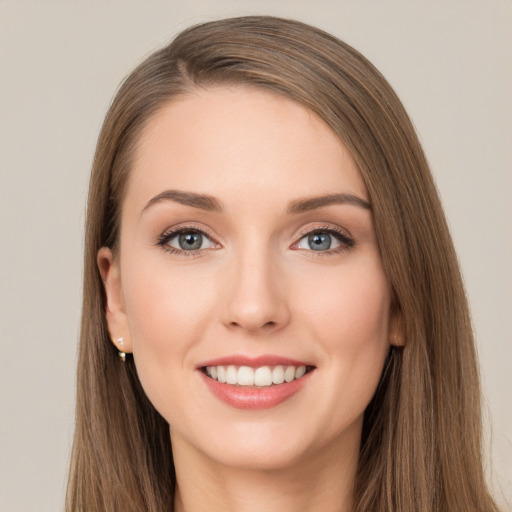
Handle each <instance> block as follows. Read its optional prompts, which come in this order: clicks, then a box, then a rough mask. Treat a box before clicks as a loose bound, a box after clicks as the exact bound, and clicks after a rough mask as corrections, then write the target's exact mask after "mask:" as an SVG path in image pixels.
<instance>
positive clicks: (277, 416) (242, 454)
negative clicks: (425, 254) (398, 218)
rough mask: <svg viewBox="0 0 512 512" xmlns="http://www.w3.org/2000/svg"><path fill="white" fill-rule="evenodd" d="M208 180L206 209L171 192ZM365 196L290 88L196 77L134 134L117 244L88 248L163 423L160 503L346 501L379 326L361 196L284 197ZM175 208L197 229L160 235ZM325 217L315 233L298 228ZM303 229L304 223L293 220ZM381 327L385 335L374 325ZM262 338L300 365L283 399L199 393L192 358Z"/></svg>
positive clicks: (240, 505)
mask: <svg viewBox="0 0 512 512" xmlns="http://www.w3.org/2000/svg"><path fill="white" fill-rule="evenodd" d="M166 190H178V191H186V192H195V193H201V194H208V195H209V196H213V197H215V198H217V199H218V201H219V202H221V203H222V206H223V211H222V212H217V211H205V210H203V209H201V208H196V207H193V206H190V205H183V204H180V203H178V202H176V201H173V200H165V199H164V200H161V201H156V202H153V203H152V204H150V205H149V206H147V205H148V202H150V201H151V199H152V198H154V197H156V196H158V195H159V194H161V193H162V192H163V191H166ZM327 194H352V195H354V196H356V197H358V198H361V199H363V200H366V201H369V199H368V194H367V191H366V187H365V184H364V182H363V180H362V177H361V175H360V172H359V170H358V168H357V166H356V164H355V162H354V160H353V159H352V157H351V155H350V154H349V152H348V150H347V149H346V148H345V146H344V145H343V144H342V142H341V141H340V140H339V139H338V138H337V137H336V135H335V134H334V133H333V132H332V131H331V130H330V128H329V127H328V126H327V125H326V124H325V123H324V122H323V121H322V120H320V119H319V118H318V117H317V116H315V115H314V114H313V113H311V112H310V111H308V110H307V109H305V108H304V107H303V106H301V105H299V104H297V103H295V102H293V101H291V100H289V99H286V98H284V97H280V96H277V95H274V94H272V93H269V92H265V91H262V90H257V89H252V88H248V87H241V86H237V87H230V88H228V87H218V88H210V89H200V90H197V91H194V92H192V93H190V94H187V95H185V96H183V97H180V98H178V99H175V100H173V101H172V102H171V103H169V104H167V105H165V106H164V107H163V108H161V109H160V111H159V112H158V113H157V114H155V116H154V117H153V118H152V119H151V120H150V121H149V123H148V125H147V126H146V129H145V130H144V132H143V134H142V136H141V139H140V141H139V144H138V147H137V151H136V158H135V162H134V165H133V169H132V170H131V174H130V178H129V181H128V186H127V192H126V196H125V200H124V203H123V207H122V217H121V233H120V250H119V252H118V253H117V254H116V256H115V257H114V256H113V255H112V253H111V251H110V250H109V249H107V248H103V249H101V250H100V252H99V254H98V265H99V268H100V271H101V274H102V277H103V280H104V284H105V289H106V293H107V302H108V305H107V321H108V325H109V330H110V332H111V334H112V337H113V338H114V339H116V338H118V337H120V336H123V337H124V348H123V350H124V351H125V352H133V357H134V359H135V364H136V366H137V371H138V373H139V376H140V379H141V383H142V385H143V387H144V389H145V391H146V393H147V395H148V397H149V399H150V400H151V402H152V403H153V404H154V406H155V407H156V409H157V410H158V411H159V412H160V413H161V414H162V415H163V416H164V418H165V419H166V420H167V421H168V422H169V424H170V425H171V428H170V435H171V440H172V445H173V452H174V457H175V466H176V472H177V489H176V510H178V511H187V512H194V511H200V510H206V509H208V510H211V511H231V510H233V511H235V510H236V511H238V512H240V511H244V512H254V511H260V510H261V511H263V510H265V511H268V510H279V511H280V512H286V511H294V512H297V511H306V510H322V511H348V510H351V505H350V504H351V501H352V493H351V489H352V486H353V483H354V478H355V472H356V468H357V458H358V450H359V444H360V436H361V427H362V418H363V413H364V410H365V407H366V406H367V404H368V402H369V401H370V399H371V397H372V395H373V394H374V391H375V389H376V386H377V384H378V381H379V378H380V375H381V372H382V368H383V365H384V362H385V359H386V356H387V353H388V350H389V346H390V343H394V344H396V343H399V342H400V336H399V333H397V325H396V324H397V321H396V319H395V318H393V317H391V314H390V290H389V286H388V283H387V280H386V276H385V274H384V271H383V268H382V262H381V258H380V254H379V249H378V246H377V241H376V236H375V230H374V224H373V218H372V213H371V209H368V208H364V207H362V206H361V205H357V204H330V205H328V206H323V207H319V208H315V209H313V210H309V211H305V212H302V213H289V212H288V209H289V205H290V203H291V202H293V201H297V200H302V199H304V198H310V197H312V196H325V195H327ZM176 226H184V227H186V228H187V229H190V228H192V227H193V228H194V229H196V230H202V231H204V232H205V233H207V234H208V237H209V239H210V240H211V241H210V240H209V239H204V240H205V241H204V245H203V248H202V249H201V250H199V251H196V252H193V253H192V254H184V251H183V250H182V251H181V252H178V253H176V252H169V251H168V250H166V248H167V249H169V244H172V245H174V246H175V247H174V248H175V249H176V248H178V251H179V244H178V243H177V239H176V238H175V239H173V240H172V241H171V242H168V244H167V246H165V247H163V246H162V245H159V243H158V241H159V238H161V236H162V234H165V233H168V232H169V230H170V229H172V228H174V227H176ZM313 230H323V232H326V230H337V231H339V232H341V233H342V236H343V237H345V238H347V237H348V238H350V239H351V240H353V245H351V246H349V245H350V244H346V243H345V242H340V241H337V239H336V238H335V237H333V238H332V239H331V241H332V244H333V245H332V247H334V248H331V249H329V250H327V251H314V250H313V249H312V248H311V246H310V245H308V239H307V233H308V232H311V231H313ZM305 233H306V235H305ZM391 340H393V341H391ZM233 354H242V355H245V356H252V357H255V356H259V355H262V354H274V355H279V356H283V357H288V358H293V359H298V360H301V361H308V362H310V363H311V364H313V365H314V366H315V370H314V371H313V373H312V374H311V375H310V376H309V379H308V381H307V384H306V385H305V386H304V387H303V388H302V389H301V391H299V392H298V393H297V394H296V395H294V396H293V397H291V398H290V399H288V400H286V401H285V402H283V403H281V404H279V405H277V406H275V407H271V408H270V409H264V410H241V409H237V408H234V407H231V406H229V405H227V404H225V403H224V402H221V401H220V400H219V399H218V398H216V397H215V396H214V395H213V394H212V393H211V392H210V391H209V390H208V388H207V387H206V386H205V385H204V382H203V380H204V378H203V377H202V376H201V375H200V374H199V371H198V370H197V365H198V364H200V363H201V362H203V361H207V360H209V359H213V358H218V357H223V356H228V355H233Z"/></svg>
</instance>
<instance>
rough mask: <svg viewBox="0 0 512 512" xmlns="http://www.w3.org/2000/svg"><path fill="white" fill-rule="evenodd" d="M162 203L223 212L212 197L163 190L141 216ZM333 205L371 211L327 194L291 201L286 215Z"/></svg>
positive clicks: (352, 198)
mask: <svg viewBox="0 0 512 512" xmlns="http://www.w3.org/2000/svg"><path fill="white" fill-rule="evenodd" d="M162 201H174V202H176V203H179V204H183V205H185V206H191V207H193V208H199V209H200V210H205V211H209V212H217V213H219V212H222V211H223V206H222V203H221V202H220V201H219V199H217V198H216V197H214V196H210V195H208V194H198V193H197V192H185V191H182V190H164V191H163V192H161V193H160V194H158V195H156V196H155V197H153V198H151V199H150V200H149V201H148V202H147V204H146V206H144V209H143V210H142V212H141V214H142V213H144V212H145V211H146V210H148V209H149V208H150V207H151V206H153V205H155V204H157V203H160V202H162ZM333 204H350V205H353V206H359V207H360V208H364V209H365V210H371V205H370V203H369V202H368V201H366V200H365V199H363V198H361V197H359V196H356V195H354V194H328V195H325V196H316V197H307V198H304V199H296V200H294V201H291V202H290V204H289V205H288V209H287V214H289V215H290V214H292V215H295V214H299V213H304V212H308V211H311V210H316V209H317V208H322V207H325V206H330V205H333Z"/></svg>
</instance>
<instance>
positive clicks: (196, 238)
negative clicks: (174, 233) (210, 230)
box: [179, 233, 203, 251]
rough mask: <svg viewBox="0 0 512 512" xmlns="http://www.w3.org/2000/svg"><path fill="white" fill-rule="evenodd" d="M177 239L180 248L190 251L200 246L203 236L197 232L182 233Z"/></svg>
mask: <svg viewBox="0 0 512 512" xmlns="http://www.w3.org/2000/svg"><path fill="white" fill-rule="evenodd" d="M179 241H180V247H181V248H182V249H185V250H188V251H190V250H195V249H200V248H201V245H202V243H203V237H202V236H201V235H200V234H199V233H183V234H181V235H180V239H179Z"/></svg>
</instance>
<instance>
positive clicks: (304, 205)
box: [287, 194, 372, 214]
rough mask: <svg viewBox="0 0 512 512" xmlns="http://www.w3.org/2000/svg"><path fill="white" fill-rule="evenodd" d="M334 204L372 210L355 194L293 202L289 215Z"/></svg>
mask: <svg viewBox="0 0 512 512" xmlns="http://www.w3.org/2000/svg"><path fill="white" fill-rule="evenodd" d="M332 204H350V205H353V206H359V207H361V208H364V209H365V210H371V209H372V207H371V205H370V203H369V202H368V201H366V200H365V199H363V198H362V197H359V196H356V195H354V194H329V195H326V196H318V197H307V198H304V199H297V200H295V201H292V202H291V203H290V205H289V206H288V210H287V213H289V214H298V213H304V212H308V211H311V210H316V209H317V208H322V207H324V206H330V205H332Z"/></svg>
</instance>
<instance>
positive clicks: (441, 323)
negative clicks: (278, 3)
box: [67, 17, 497, 512]
mask: <svg viewBox="0 0 512 512" xmlns="http://www.w3.org/2000/svg"><path fill="white" fill-rule="evenodd" d="M219 84H220V85H222V84H245V85H248V86H252V87H259V88H263V89H266V90H270V91H273V92H274V93H277V94H281V95H283V96H286V97H288V98H291V99H293V100H295V101H297V102H299V103H301V104H303V105H305V106H306V107H307V108H309V109H310V110H312V111H313V112H315V113H316V114H318V116H320V117H321V118H322V119H323V120H324V121H325V122H326V123H327V124H328V125H329V126H330V127H331V128H332V129H333V130H334V132H336V134H337V135H338V136H339V138H340V139H341V140H342V141H343V142H344V143H345V145H346V146H347V147H348V149H349V150H350V152H351V154H352V156H353V158H354V159H355V161H356V162H357V164H358V166H359V169H360V171H361V174H362V176H363V178H364V181H365V183H366V186H367V188H368V193H369V197H370V200H371V204H372V208H373V214H374V219H375V226H376V232H377V237H378V242H379V246H380V251H381V255H382V260H383V264H384V269H385V272H386V275H387V278H388V280H389V283H390V286H391V290H392V304H393V308H395V311H396V312H398V313H399V315H400V318H401V319H402V323H403V331H404V337H405V347H404V348H403V349H392V350H391V352H390V355H389V358H388V361H387V364H386V367H385V371H384V373H383V376H382V379H381V382H380V384H379V387H378V389H377V392H376V394H375V396H374V398H373V400H372V401H371V403H370V405H369V406H368V408H367V410H366V412H365V418H364V426H363V437H362V444H361V453H360V461H359V470H358V476H357V482H356V489H355V497H354V499H355V502H354V509H355V510H357V511H358V512H364V511H367V512H379V511H381V512H384V511H385V512H397V511H406V512H415V511H417V512H419V511H422V512H427V511H428V512H431V511H443V512H455V511H457V512H459V511H461V510H471V511H482V512H483V511H486V512H489V511H496V510H497V508H496V505H495V504H494V502H493V500H492V498H491V497H490V496H489V494H488V491H487V488H486V484H485V480H484V476H483V471H482V461H481V419H480V391H479V378H478V370H477V363H476V355H475V349H474V342H473V335H472V330H471V324H470V318H469V313H468V307H467V301H466V297H465V293H464V289H463V285H462V280H461V276H460V272H459V268H458V263H457V258H456V255H455V251H454V248H453V244H452V241H451V238H450V235H449V232H448V229H447V225H446V221H445V218H444V215H443V212H442V208H441V204H440V201H439V198H438V194H437V191H436V188H435V185H434V183H433V180H432V177H431V174H430V171H429V168H428V164H427V161H426V159H425V156H424V153H423V151H422V149H421V146H420V144H419V142H418V138H417V136H416V134H415V131H414V128H413V126H412V124H411V122H410V120H409V118H408V116H407V114H406V112H405V110H404V108H403V106H402V104H401V103H400V101H399V99H398V98H397V96H396V94H395V93H394V92H393V90H392V89H391V87H390V86H389V84H388V83H387V81H386V80H385V79H384V78H383V77H382V75H381V74H380V73H379V72H378V71H377V70H376V69H375V68H374V67H373V66H372V64H370V63H369V62H368V61H367V60H366V59H365V58H364V57H363V56H362V55H360V54H359V53H358V52H357V51H356V50H354V49H353V48H351V47H350V46H348V45H347V44H345V43H343V42H341V41H339V40H338V39H336V38H335V37H333V36H331V35H329V34H327V33H325V32H322V31H321V30H318V29H316V28H313V27H310V26H308V25H305V24H303V23H300V22H296V21H291V20H284V19H278V18H273V17H242V18H233V19H226V20H221V21H216V22H210V23H205V24H202V25H198V26H195V27H192V28H189V29H187V30H185V31H184V32H182V33H181V34H180V35H178V37H177V38H176V39H174V41H172V42H171V44H169V45H168V46H167V47H165V48H163V49H161V50H159V51H157V52H156V53H154V54H153V55H151V56H150V57H149V58H148V59H147V60H145V61H144V62H143V63H142V64H141V65H140V66H139V67H138V68H137V69H135V71H134V72H133V73H132V74H131V75H130V76H129V77H128V78H127V79H126V80H125V82H124V83H123V84H122V86H121V88H120V89H119V91H118V93H117V95H116V97H115V99H114V101H113V103H112V106H111V108H110V110H109V112H108V114H107V116H106V119H105V122H104V125H103V128H102V131H101V134H100V136H99V141H98V146H97V150H96V155H95V159H94V164H93V170H92V176H91V182H90V190H89V200H88V211H87V225H86V247H85V272H84V299H83V314H82V328H81V340H80V350H79V362H78V391H77V409H76V430H75V439H74V445H73V453H72V460H71V471H70V478H69V484H68V493H67V511H68V512H71V511H73V512H77V511H87V512H100V511H102V512H106V511H108V512H115V511H119V512H129V511H138V512H140V511H148V512H163V511H164V510H172V509H173V491H174V484H175V476H174V466H173V462H172V450H171V444H170V437H169V427H168V425H167V423H166V422H165V420H164V419H163V418H162V417H161V416H160V415H159V414H158V413H157V412H156V410H155V409H154V408H153V406H152V405H151V404H150V403H149V401H148V399H147V398H146V396H145V394H144V391H143V390H142V388H141V385H140V383H139V380H138V377H137V373H136V369H135V366H134V364H133V359H131V358H128V359H127V361H126V363H125V364H122V363H121V362H120V361H119V358H118V356H117V353H116V349H115V347H114V346H113V344H112V343H111V341H110V340H109V333H108V329H107V325H106V321H105V296H104V291H103V285H102V282H101V278H100V274H99V272H98V268H97V265H96V256H97V253H98V250H99V249H100V247H102V246H108V247H111V248H112V249H113V250H116V249H117V242H118V236H119V213H120V207H121V204H122V200H123V194H124V188H125V184H126V182H127V176H128V173H129V171H130V164H131V160H132V157H133V152H134V148H135V147H136V143H137V140H138V137H139V135H140V133H141V130H142V129H143V127H144V126H145V124H146V123H147V121H148V120H149V119H150V118H151V116H152V115H153V114H154V113H155V112H156V111H157V110H158V109H159V108H161V107H162V106H163V105H164V104H165V103H166V102H168V101H171V100H172V99H173V98H175V97H176V96H177V95H180V94H186V93H187V92H189V91H191V90H193V89H194V88H197V87H208V86H210V85H219Z"/></svg>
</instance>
